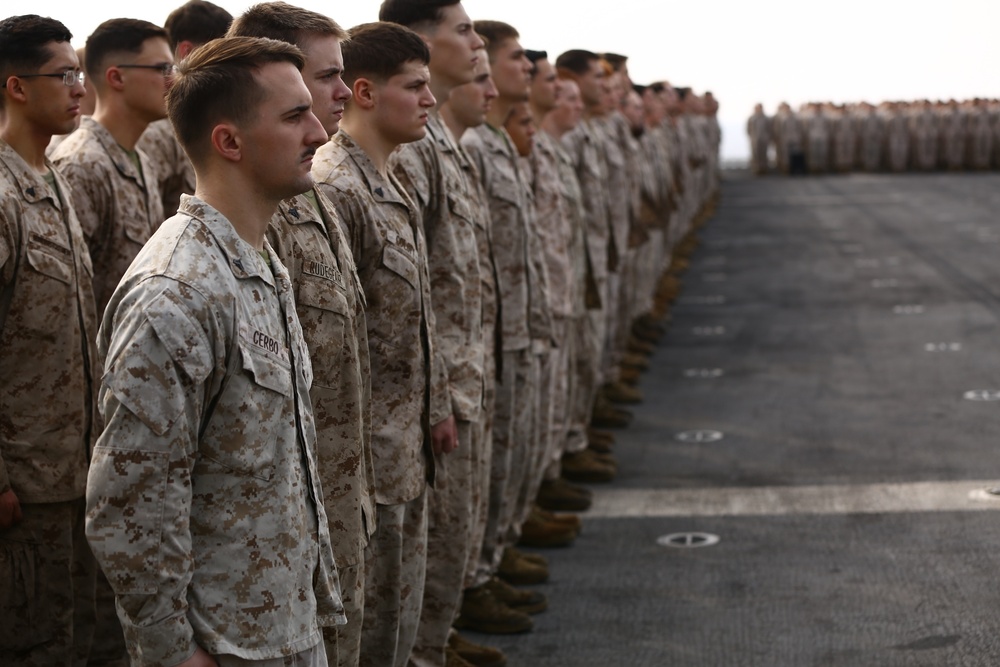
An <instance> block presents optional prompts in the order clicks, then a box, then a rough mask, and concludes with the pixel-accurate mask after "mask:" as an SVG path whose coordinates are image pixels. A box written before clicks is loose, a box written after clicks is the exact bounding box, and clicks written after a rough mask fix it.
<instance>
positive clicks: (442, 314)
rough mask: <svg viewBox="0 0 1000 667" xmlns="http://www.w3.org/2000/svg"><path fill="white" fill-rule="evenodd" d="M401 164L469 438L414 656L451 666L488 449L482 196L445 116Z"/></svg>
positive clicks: (434, 545) (436, 536)
mask: <svg viewBox="0 0 1000 667" xmlns="http://www.w3.org/2000/svg"><path fill="white" fill-rule="evenodd" d="M396 157H397V158H398V160H397V163H396V167H395V173H396V175H397V176H398V177H399V180H400V182H401V183H402V184H403V185H404V187H405V188H406V190H407V193H408V194H409V196H410V199H411V200H412V201H414V202H415V203H416V204H417V209H418V211H419V212H420V214H421V216H420V217H421V219H422V222H423V226H424V231H425V233H426V238H427V250H428V261H429V273H430V279H431V302H432V304H433V310H434V319H435V325H436V329H435V333H436V337H435V346H436V348H437V349H438V350H440V352H441V355H442V356H443V358H444V359H445V363H446V364H447V366H448V388H449V392H450V394H451V405H452V408H453V409H454V413H455V418H456V420H457V427H458V436H459V438H458V443H459V446H458V449H457V450H455V451H453V452H451V453H449V454H447V455H446V456H444V457H442V458H441V460H440V461H439V462H438V470H437V475H438V480H437V484H436V486H435V488H434V489H433V490H431V491H430V492H429V493H428V517H427V573H426V580H425V585H424V597H423V604H422V607H421V611H420V624H419V627H418V630H417V637H416V642H415V644H414V646H413V651H412V654H411V656H410V663H411V664H413V665H418V666H424V665H426V666H434V667H444V664H445V647H446V646H447V645H448V636H449V633H450V632H451V624H452V622H453V621H454V620H455V616H456V614H457V611H458V607H459V605H460V602H461V598H462V588H463V586H464V583H465V570H466V561H467V559H468V553H469V549H470V540H471V538H472V524H473V519H474V510H475V507H474V505H473V486H472V485H473V483H474V481H475V479H476V472H477V471H476V470H475V468H476V466H480V465H481V464H482V459H481V457H480V452H481V450H482V448H483V446H484V444H483V442H482V432H483V429H482V421H483V419H484V413H483V397H484V386H485V382H486V381H487V378H486V377H485V376H484V374H483V370H484V354H485V352H486V351H485V348H484V346H485V342H486V341H485V340H484V337H483V328H482V320H483V303H482V284H481V271H482V269H481V267H480V265H479V262H480V256H479V247H478V240H477V238H476V226H477V224H476V220H475V216H476V214H477V209H476V208H475V206H474V198H475V196H476V189H475V182H474V181H472V180H471V175H470V174H469V173H467V171H466V166H468V165H469V164H470V163H469V158H468V156H466V155H465V153H464V151H462V149H461V148H460V147H459V146H458V144H457V143H456V142H455V140H454V137H453V136H452V134H451V131H450V130H449V129H448V128H447V127H446V126H445V124H444V123H443V122H442V120H441V117H440V115H439V114H438V113H437V112H431V113H430V115H429V116H428V121H427V134H426V136H425V137H424V138H423V139H421V140H420V141H416V142H413V143H410V144H406V145H405V146H403V147H401V148H400V150H399V151H398V152H397V153H396ZM489 342H490V344H492V342H493V341H492V338H491V339H490V340H489ZM488 381H489V382H493V378H488ZM480 474H481V473H480Z"/></svg>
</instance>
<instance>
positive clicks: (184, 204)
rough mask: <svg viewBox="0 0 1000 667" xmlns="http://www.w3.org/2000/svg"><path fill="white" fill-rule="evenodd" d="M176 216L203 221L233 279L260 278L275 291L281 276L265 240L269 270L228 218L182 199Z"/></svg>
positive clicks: (185, 197) (188, 197) (188, 198)
mask: <svg viewBox="0 0 1000 667" xmlns="http://www.w3.org/2000/svg"><path fill="white" fill-rule="evenodd" d="M177 212H178V213H183V214H185V215H189V216H191V217H192V218H195V219H197V220H200V221H201V222H202V223H203V224H204V225H205V228H206V229H207V230H208V233H209V234H211V235H212V236H213V237H214V238H215V240H216V242H217V243H218V245H219V248H221V249H222V252H223V254H225V255H226V259H227V260H228V264H229V268H230V269H231V270H232V272H233V275H234V276H236V277H237V278H239V279H241V280H242V279H246V278H260V279H261V280H263V281H264V282H266V283H267V284H268V285H270V286H271V287H275V276H278V275H279V274H280V270H279V269H280V264H279V263H278V261H277V254H276V253H275V252H274V250H273V249H272V248H271V246H270V244H268V242H267V241H266V240H265V241H264V250H265V251H266V252H267V253H268V256H269V257H270V258H271V267H270V268H269V267H268V266H267V264H266V263H265V262H264V258H263V257H261V256H260V253H259V252H257V249H256V248H254V247H253V246H252V245H250V244H249V243H247V242H246V241H245V240H243V238H242V237H240V235H239V234H237V233H236V229H235V228H234V227H233V224H232V223H231V222H229V220H228V219H227V218H226V216H224V215H222V213H220V212H219V211H218V210H216V209H215V208H213V207H212V206H211V205H209V204H206V203H205V202H204V201H202V200H201V199H199V198H198V197H195V196H193V195H181V203H180V206H179V207H178V209H177Z"/></svg>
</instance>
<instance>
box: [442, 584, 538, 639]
mask: <svg viewBox="0 0 1000 667" xmlns="http://www.w3.org/2000/svg"><path fill="white" fill-rule="evenodd" d="M533 625H534V623H532V621H531V617H530V616H528V615H527V614H525V613H523V612H520V611H516V610H514V609H511V608H510V607H508V606H507V605H505V604H504V603H502V602H500V601H499V600H497V599H496V598H495V597H493V594H492V593H490V591H489V589H487V588H486V585H485V584H483V585H482V586H476V587H475V588H466V589H465V592H464V593H463V595H462V606H461V609H460V610H459V613H458V618H457V619H455V627H456V628H461V629H463V630H475V631H476V632H485V633H486V634H490V635H510V634H517V633H521V632H528V631H530V630H531V628H532V626H533Z"/></svg>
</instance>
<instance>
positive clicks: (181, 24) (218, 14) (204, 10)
mask: <svg viewBox="0 0 1000 667" xmlns="http://www.w3.org/2000/svg"><path fill="white" fill-rule="evenodd" d="M232 22H233V15H232V14H230V13H229V12H227V11H226V10H225V9H223V8H222V7H219V6H218V5H216V4H213V3H211V2H208V1H207V0H188V1H187V2H185V3H184V4H183V5H181V6H180V7H178V8H177V9H175V10H174V11H172V12H170V16H168V17H167V22H166V23H164V24H163V27H164V28H166V30H167V35H168V37H169V39H170V50H171V51H176V50H177V45H178V44H180V43H181V42H191V43H192V44H194V45H195V46H201V45H202V44H207V43H208V42H210V41H212V40H213V39H218V38H219V37H222V36H223V35H225V34H226V31H227V30H229V24H230V23H232Z"/></svg>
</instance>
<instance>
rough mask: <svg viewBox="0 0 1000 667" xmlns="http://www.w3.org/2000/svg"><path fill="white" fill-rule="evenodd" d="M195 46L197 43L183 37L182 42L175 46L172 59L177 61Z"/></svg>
mask: <svg viewBox="0 0 1000 667" xmlns="http://www.w3.org/2000/svg"><path fill="white" fill-rule="evenodd" d="M195 48H197V45H196V44H195V43H194V42H192V41H191V40H189V39H185V40H184V41H182V42H178V43H177V48H176V49H175V50H174V60H176V61H177V62H178V63H179V62H180V61H182V60H184V59H185V58H187V57H188V54H189V53H191V52H192V51H194V50H195Z"/></svg>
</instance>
